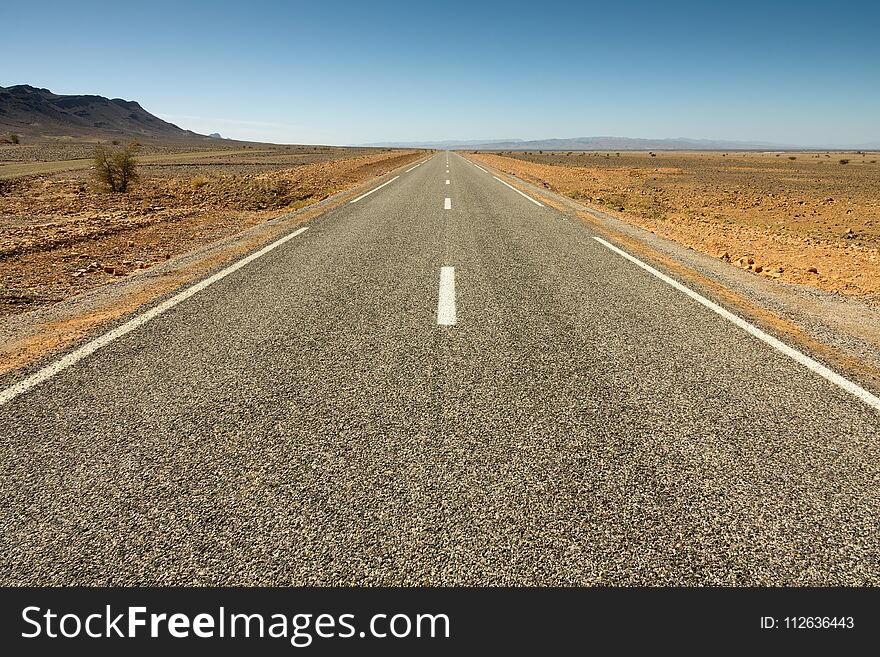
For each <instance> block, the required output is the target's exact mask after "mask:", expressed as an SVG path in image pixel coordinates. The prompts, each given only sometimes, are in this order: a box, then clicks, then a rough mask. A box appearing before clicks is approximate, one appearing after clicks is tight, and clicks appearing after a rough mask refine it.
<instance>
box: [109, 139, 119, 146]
mask: <svg viewBox="0 0 880 657" xmlns="http://www.w3.org/2000/svg"><path fill="white" fill-rule="evenodd" d="M110 143H111V144H113V145H114V146H119V140H118V139H114V140H113V141H111V142H110Z"/></svg>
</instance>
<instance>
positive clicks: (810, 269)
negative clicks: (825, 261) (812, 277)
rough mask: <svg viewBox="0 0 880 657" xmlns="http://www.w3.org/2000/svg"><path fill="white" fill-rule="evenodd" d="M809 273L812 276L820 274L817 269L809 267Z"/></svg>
mask: <svg viewBox="0 0 880 657" xmlns="http://www.w3.org/2000/svg"><path fill="white" fill-rule="evenodd" d="M807 271H808V272H810V273H811V274H818V273H819V270H818V269H816V268H815V267H807Z"/></svg>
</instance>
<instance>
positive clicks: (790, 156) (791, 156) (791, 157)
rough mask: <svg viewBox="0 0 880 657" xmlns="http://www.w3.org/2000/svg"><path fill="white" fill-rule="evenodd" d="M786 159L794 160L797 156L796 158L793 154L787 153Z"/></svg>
mask: <svg viewBox="0 0 880 657" xmlns="http://www.w3.org/2000/svg"><path fill="white" fill-rule="evenodd" d="M788 159H789V160H796V159H797V158H796V157H795V156H794V155H789V156H788Z"/></svg>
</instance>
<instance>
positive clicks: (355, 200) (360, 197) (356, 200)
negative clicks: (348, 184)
mask: <svg viewBox="0 0 880 657" xmlns="http://www.w3.org/2000/svg"><path fill="white" fill-rule="evenodd" d="M398 178H400V176H394V177H393V178H392V179H391V180H386V181H385V182H383V183H382V184H381V185H379V186H378V187H374V188H373V189H371V190H370V191H368V192H367V193H366V194H361V195H360V196H358V197H357V198H356V199H354V200H353V201H349V203H357V202H358V201H360V200H361V199H362V198H365V197H367V196H369V195H370V194H372V193H373V192H378V191H379V190H380V189H382V188H383V187H384V186H385V185H390V184H391V183H393V182H394V181H395V180H397V179H398Z"/></svg>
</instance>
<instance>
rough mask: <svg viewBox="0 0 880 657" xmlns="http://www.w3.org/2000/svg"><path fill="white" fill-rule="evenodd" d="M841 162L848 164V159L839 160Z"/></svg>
mask: <svg viewBox="0 0 880 657" xmlns="http://www.w3.org/2000/svg"><path fill="white" fill-rule="evenodd" d="M839 161H840V163H841V164H849V160H839Z"/></svg>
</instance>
